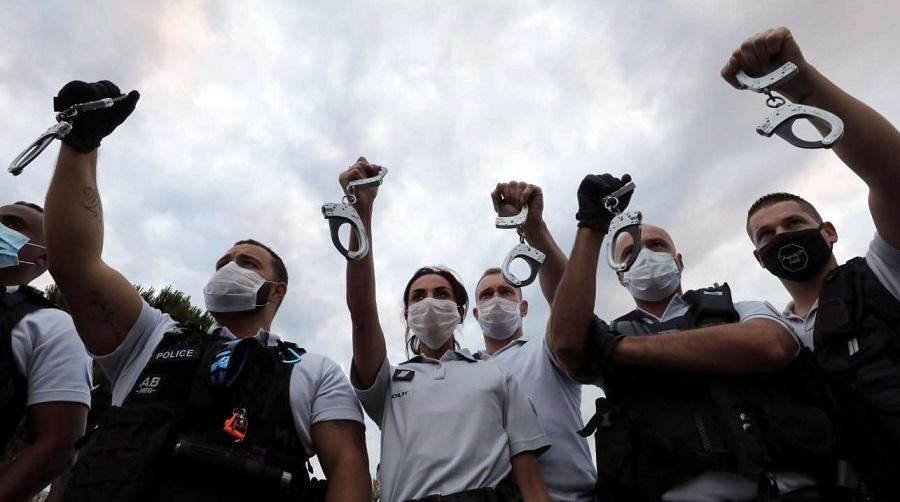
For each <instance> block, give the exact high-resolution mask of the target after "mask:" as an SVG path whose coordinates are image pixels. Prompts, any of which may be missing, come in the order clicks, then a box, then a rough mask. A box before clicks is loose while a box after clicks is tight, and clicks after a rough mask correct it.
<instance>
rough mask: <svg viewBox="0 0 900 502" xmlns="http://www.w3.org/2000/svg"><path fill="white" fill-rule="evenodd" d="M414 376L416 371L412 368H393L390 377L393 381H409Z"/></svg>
mask: <svg viewBox="0 0 900 502" xmlns="http://www.w3.org/2000/svg"><path fill="white" fill-rule="evenodd" d="M415 376H416V372H415V371H413V370H407V369H402V368H397V369H395V370H394V376H393V377H392V378H391V380H393V381H395V382H411V381H412V379H413V377H415Z"/></svg>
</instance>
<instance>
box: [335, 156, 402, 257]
mask: <svg viewBox="0 0 900 502" xmlns="http://www.w3.org/2000/svg"><path fill="white" fill-rule="evenodd" d="M377 167H378V174H376V175H375V176H372V177H370V178H363V179H360V180H354V181H351V182H350V183H347V187H346V188H345V189H344V198H343V199H342V200H341V202H340V203H336V202H326V203H325V204H322V216H324V217H325V219H326V220H328V226H329V227H330V228H331V242H332V243H334V247H336V248H337V250H338V251H339V252H340V253H341V254H342V255H344V258H346V259H347V260H349V261H358V260H362V259H363V258H365V257H366V255H367V254H369V238H368V237H367V236H366V226H365V225H364V224H363V221H362V218H360V217H359V213H357V212H356V208H354V207H353V205H354V204H356V191H357V190H362V189H364V188H370V187H376V186H379V185H381V180H383V179H384V176H385V175H386V174H387V173H388V170H387V168H386V167H381V166H377ZM345 223H349V224H350V228H351V230H352V232H353V233H354V234H355V235H356V242H358V243H359V247H358V248H357V249H356V250H355V251H350V250H349V249H347V248H345V247H344V245H343V244H341V236H340V233H339V230H340V228H341V225H344V224H345Z"/></svg>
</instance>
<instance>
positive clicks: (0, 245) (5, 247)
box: [0, 224, 47, 268]
mask: <svg viewBox="0 0 900 502" xmlns="http://www.w3.org/2000/svg"><path fill="white" fill-rule="evenodd" d="M28 240H29V239H28V237H27V236H25V235H23V234H22V233H20V232H16V231H15V230H13V229H11V228H9V227H7V226H6V225H3V224H0V268H7V267H15V266H17V265H19V264H20V263H24V264H26V265H37V263H34V262H31V261H21V260H19V251H21V250H22V248H23V247H25V246H34V247H36V248H41V249H47V248H45V247H44V246H41V245H39V244H33V243H31V242H28Z"/></svg>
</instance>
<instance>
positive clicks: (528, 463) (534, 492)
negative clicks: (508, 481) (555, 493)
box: [512, 452, 550, 502]
mask: <svg viewBox="0 0 900 502" xmlns="http://www.w3.org/2000/svg"><path fill="white" fill-rule="evenodd" d="M512 474H513V479H514V480H515V481H516V485H517V486H518V487H519V491H520V492H521V493H522V500H524V501H526V502H550V495H549V493H548V492H547V486H546V485H545V484H544V479H543V478H542V477H541V471H540V468H539V467H538V461H537V457H536V456H535V455H534V454H533V453H530V452H526V453H520V454H518V455H516V456H514V457H513V458H512Z"/></svg>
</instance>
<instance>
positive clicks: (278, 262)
mask: <svg viewBox="0 0 900 502" xmlns="http://www.w3.org/2000/svg"><path fill="white" fill-rule="evenodd" d="M240 244H250V245H252V246H257V247H261V248H263V249H265V250H266V251H267V252H268V253H269V254H270V255H272V266H274V267H275V279H277V280H278V281H280V282H283V283H285V284H287V282H288V273H287V267H285V266H284V261H282V259H281V257H280V256H278V253H276V252H275V251H272V248H270V247H269V246H266V245H265V244H263V243H262V242H259V241H256V240H253V239H244V240H242V241H237V242H235V243H234V245H235V246H237V245H240Z"/></svg>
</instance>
